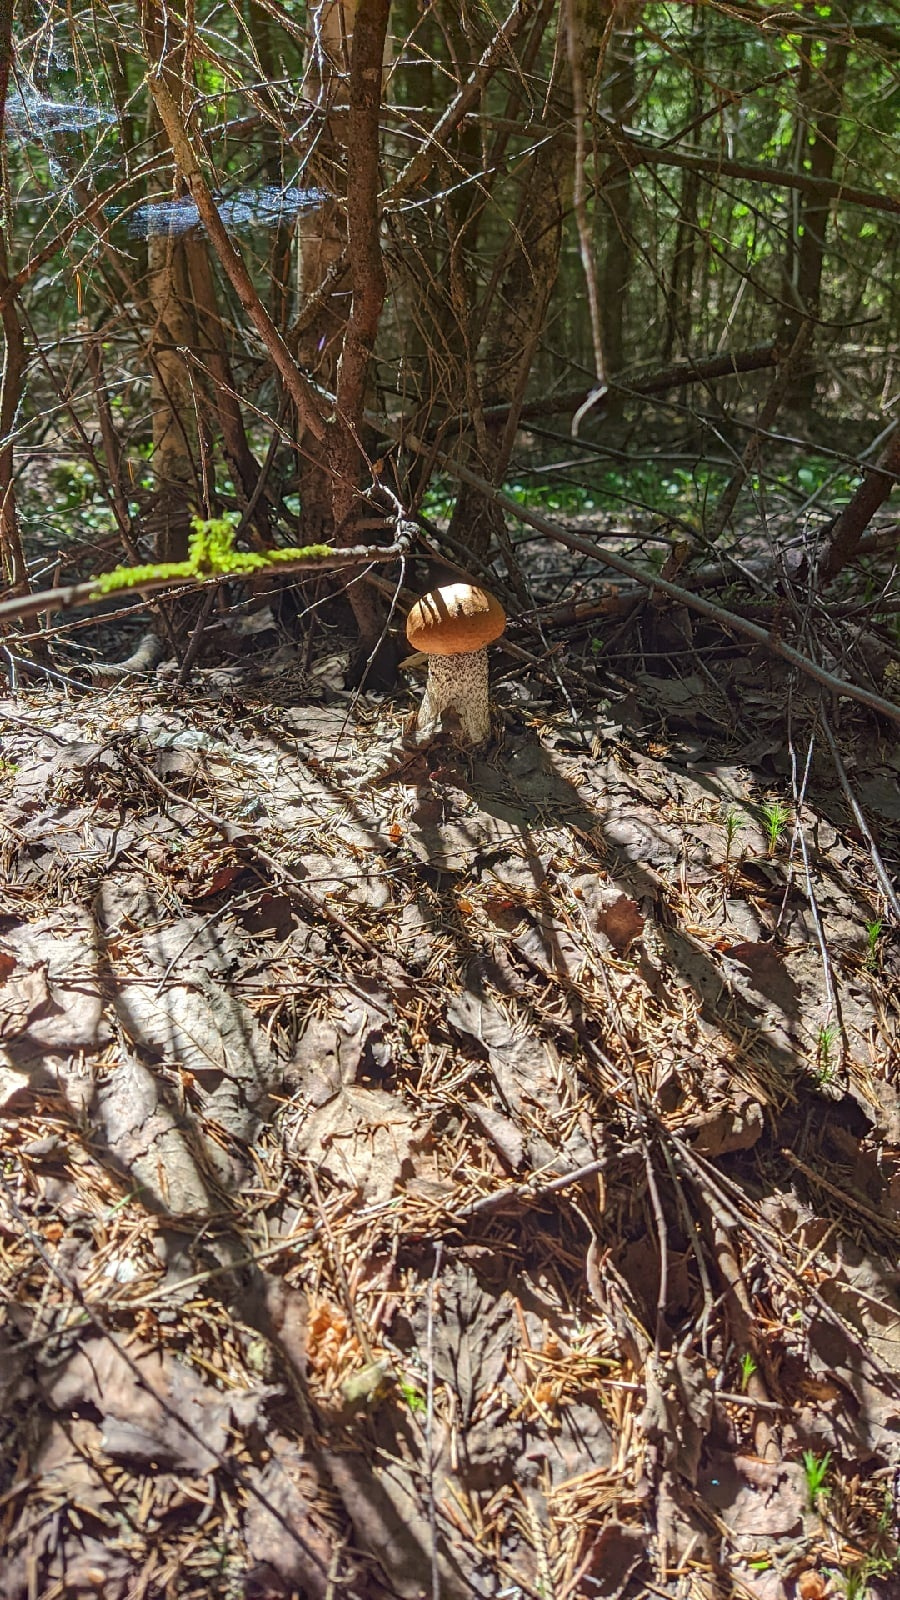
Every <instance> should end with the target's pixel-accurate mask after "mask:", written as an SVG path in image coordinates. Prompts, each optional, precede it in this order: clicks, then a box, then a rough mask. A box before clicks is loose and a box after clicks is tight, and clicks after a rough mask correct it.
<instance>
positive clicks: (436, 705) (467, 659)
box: [416, 646, 491, 744]
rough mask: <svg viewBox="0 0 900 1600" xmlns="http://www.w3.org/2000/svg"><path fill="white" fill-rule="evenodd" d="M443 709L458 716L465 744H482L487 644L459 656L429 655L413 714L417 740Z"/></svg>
mask: <svg viewBox="0 0 900 1600" xmlns="http://www.w3.org/2000/svg"><path fill="white" fill-rule="evenodd" d="M447 711H455V712H456V715H457V716H458V717H459V723H460V728H461V730H462V736H463V740H464V741H465V743H466V744H484V743H485V742H486V741H487V740H488V739H489V738H490V736H491V710H490V702H489V699H488V659H487V647H486V646H485V647H484V649H482V650H470V651H468V652H467V653H466V654H465V655H461V656H429V658H428V683H427V684H426V687H425V697H424V699H423V701H422V704H421V706H420V707H419V710H418V714H417V716H416V732H417V735H418V738H419V740H420V741H424V740H426V739H429V738H430V737H431V735H432V734H434V733H436V732H437V731H438V728H439V724H440V721H441V718H442V717H443V716H444V714H445V713H446V712H447Z"/></svg>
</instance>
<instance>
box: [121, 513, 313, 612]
mask: <svg viewBox="0 0 900 1600" xmlns="http://www.w3.org/2000/svg"><path fill="white" fill-rule="evenodd" d="M236 522H237V518H236V517H233V516H225V517H210V518H207V519H204V518H203V517H194V518H193V519H192V522H191V530H192V531H191V536H190V539H189V541H188V559H187V561H160V562H157V563H155V564H149V565H147V566H143V567H114V568H113V570H112V572H104V573H103V575H102V576H101V577H100V578H98V579H97V589H98V591H99V593H100V594H112V593H113V592H115V591H116V590H119V589H138V588H140V586H141V585H142V584H144V583H178V582H179V581H182V580H185V579H187V580H188V581H189V580H190V579H191V578H214V577H233V576H235V575H237V574H239V573H246V572H267V571H269V570H270V569H271V568H273V567H278V566H282V565H284V563H285V562H290V561H322V560H324V559H325V558H326V557H327V556H332V555H334V554H335V553H336V552H335V550H334V548H333V546H332V545H330V544H307V545H288V546H285V547H284V548H282V549H280V550H267V551H265V552H261V551H257V550H235V548H234V530H235V525H236Z"/></svg>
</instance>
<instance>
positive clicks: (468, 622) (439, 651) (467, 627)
mask: <svg viewBox="0 0 900 1600" xmlns="http://www.w3.org/2000/svg"><path fill="white" fill-rule="evenodd" d="M505 627H506V612H505V611H504V609H503V607H502V606H501V604H500V601H499V600H495V599H494V596H493V595H492V594H488V591H487V590H486V589H479V588H478V587H477V585H475V584H471V583H448V584H445V585H444V586H443V588H440V589H432V590H431V591H430V593H428V594H424V595H423V596H422V598H421V600H417V601H416V603H415V605H414V606H413V607H412V610H411V611H410V613H409V616H408V617H407V619H406V637H407V639H408V640H409V642H410V644H411V645H412V647H413V649H414V650H421V651H422V652H423V654H424V655H428V656H459V655H466V654H468V653H469V652H470V651H473V650H481V649H482V648H483V646H484V645H486V644H490V643H491V642H492V641H493V640H494V639H499V637H500V635H501V633H502V632H503V630H504V628H505Z"/></svg>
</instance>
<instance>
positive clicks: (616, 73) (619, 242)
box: [600, 29, 635, 416]
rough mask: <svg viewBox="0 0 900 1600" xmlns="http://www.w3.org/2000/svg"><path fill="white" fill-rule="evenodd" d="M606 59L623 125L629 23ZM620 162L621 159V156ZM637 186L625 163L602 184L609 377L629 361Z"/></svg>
mask: <svg viewBox="0 0 900 1600" xmlns="http://www.w3.org/2000/svg"><path fill="white" fill-rule="evenodd" d="M606 59H607V63H608V66H609V68H610V70H611V72H612V83H611V85H610V98H609V111H610V116H611V117H613V118H614V120H615V121H616V122H617V123H618V124H619V125H620V126H621V125H623V124H624V123H626V122H627V121H628V120H629V118H630V114H631V112H632V111H633V108H634V97H635V71H634V34H633V32H632V31H631V30H630V29H629V30H628V32H626V33H622V34H621V35H619V36H618V37H617V38H615V39H614V40H613V42H612V44H611V46H610V49H609V53H608V55H607V58H606ZM617 165H620V164H619V163H618V162H617ZM633 188H634V185H633V183H632V180H631V174H630V173H629V171H628V169H627V167H626V168H624V170H621V174H620V175H617V176H616V177H615V178H614V179H613V181H612V182H610V183H608V184H606V183H604V184H603V186H602V188H601V190H600V197H601V199H602V200H603V202H604V204H605V205H606V207H607V210H608V218H607V221H606V246H605V249H604V251H603V257H602V262H601V270H600V307H601V318H602V326H603V350H604V355H605V357H606V376H607V378H615V377H616V376H617V374H618V373H620V372H621V371H622V369H623V368H624V367H626V366H627V365H628V354H629V350H628V339H627V312H628V287H629V284H630V282H631V269H632V264H633V261H634V240H633V238H632V233H631V206H632V194H633ZM618 403H620V402H618ZM616 406H617V397H616V396H614V395H612V394H611V395H610V397H609V401H608V403H607V412H606V414H607V416H611V415H612V414H613V413H614V412H615V409H616Z"/></svg>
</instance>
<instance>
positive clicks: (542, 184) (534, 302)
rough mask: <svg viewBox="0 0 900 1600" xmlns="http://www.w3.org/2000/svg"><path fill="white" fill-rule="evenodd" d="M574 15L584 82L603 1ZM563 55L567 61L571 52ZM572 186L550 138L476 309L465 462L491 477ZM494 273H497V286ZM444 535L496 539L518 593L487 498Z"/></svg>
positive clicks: (543, 302)
mask: <svg viewBox="0 0 900 1600" xmlns="http://www.w3.org/2000/svg"><path fill="white" fill-rule="evenodd" d="M573 14H574V15H575V18H576V22H575V26H576V27H577V29H578V38H577V40H576V50H577V54H578V58H579V60H580V65H581V77H582V80H583V81H584V82H585V83H590V82H591V81H592V79H593V77H594V70H595V67H596V62H597V56H598V51H599V45H600V39H601V36H602V33H603V27H604V23H605V21H606V19H607V16H608V7H607V6H606V5H605V4H603V5H601V4H594V3H593V0H590V3H589V0H579V3H578V4H577V5H573V6H572V7H571V8H570V9H569V11H568V13H567V12H566V8H562V9H561V10H560V12H559V13H558V18H559V20H558V26H559V27H560V28H561V29H563V28H566V27H567V26H568V20H567V17H568V16H570V15H573ZM542 15H543V17H544V18H545V20H546V19H547V17H548V15H549V13H548V11H547V8H543V10H542ZM568 54H569V57H570V59H571V51H569V52H568ZM566 55H567V49H566V45H565V43H564V42H563V41H560V43H559V45H558V49H557V56H558V59H560V60H565V59H566ZM572 188H573V174H572V156H571V151H570V150H569V148H568V146H567V144H566V142H565V141H564V140H562V139H559V140H550V141H549V142H548V143H546V144H544V145H542V146H541V148H540V149H539V150H538V152H537V154H536V155H535V157H534V161H533V164H532V168H531V171H530V173H529V175H528V177H527V179H526V180H525V181H524V182H523V183H522V186H521V191H520V200H519V207H518V212H517V216H516V219H515V224H514V226H513V228H512V229H510V231H509V234H508V243H507V247H506V266H505V269H504V271H503V274H502V278H501V279H500V281H499V285H498V287H497V288H496V293H495V297H494V298H493V300H491V299H490V291H489V295H488V297H487V298H486V301H485V307H484V308H483V310H482V320H483V321H484V322H486V321H487V320H488V318H490V331H489V334H488V338H487V346H486V349H485V351H484V357H483V376H481V381H480V382H478V381H477V377H478V376H479V375H477V374H476V371H475V367H474V361H470V364H469V390H470V393H469V395H468V396H467V398H468V402H469V412H470V416H471V418H472V421H473V423H474V425H475V441H474V450H473V451H472V452H470V459H469V461H468V462H467V465H470V466H471V467H472V470H473V471H476V472H478V473H479V475H480V476H483V477H486V478H487V479H488V480H489V481H490V482H492V483H499V482H501V481H502V478H503V475H504V473H505V471H506V468H507V466H508V464H509V459H510V455H511V453H512V448H513V444H514V442H515V437H516V431H517V429H518V424H519V415H520V412H521V408H522V404H523V402H524V399H525V390H526V385H527V383H528V378H529V375H530V372H531V368H532V365H533V363H534V357H535V353H536V351H537V346H538V340H539V339H540V336H541V334H542V332H543V329H544V322H545V318H546V313H547V307H548V305H549V303H550V296H551V294H552V292H553V287H554V284H555V283H556V278H557V274H558V272H559V261H560V249H561V243H562V219H563V215H564V212H565V210H566V209H567V204H568V202H569V200H570V198H571V194H572ZM497 278H498V274H497V273H495V275H494V281H495V284H496V283H497ZM473 354H474V353H473ZM488 406H504V407H506V408H507V411H506V417H505V421H504V423H503V425H502V426H501V427H492V428H488V427H487V426H486V425H485V424H484V420H483V412H484V409H485V408H487V407H488ZM479 418H480V419H481V425H480V426H479ZM450 533H451V536H452V537H453V538H455V539H456V540H457V541H458V542H459V543H460V544H462V545H463V546H464V547H465V548H467V549H469V550H470V551H471V552H472V553H473V555H475V556H477V557H479V558H482V559H483V558H484V557H485V556H486V555H487V553H488V550H489V549H490V546H491V544H492V543H496V544H497V545H499V547H500V549H501V550H502V551H503V553H504V556H505V564H506V570H507V573H508V575H509V578H510V581H511V583H512V585H513V587H514V588H515V589H517V590H519V591H521V588H522V583H521V575H520V574H519V573H518V570H517V567H516V563H515V561H514V558H513V556H512V550H511V546H510V543H509V536H508V534H507V531H506V524H505V522H504V519H503V514H502V512H501V511H500V509H499V507H497V506H496V505H495V504H494V502H493V501H489V500H487V499H485V497H484V496H483V495H481V494H480V493H479V492H478V491H477V490H476V489H473V488H471V487H470V486H469V485H466V484H464V485H463V487H462V488H461V490H460V492H459V495H458V497H457V501H456V505H455V507H454V511H453V516H452V519H451V524H450Z"/></svg>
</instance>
